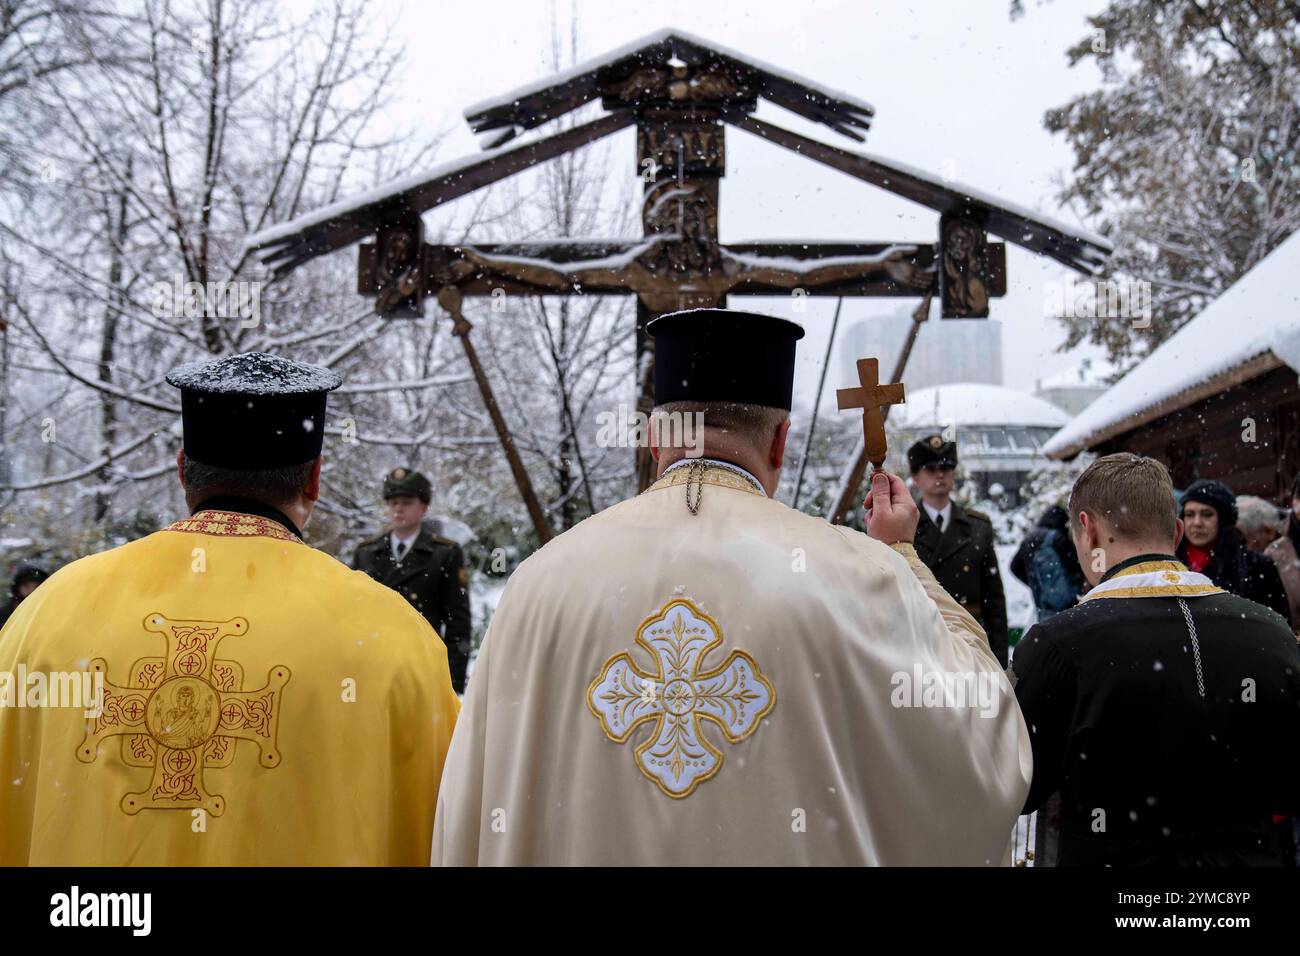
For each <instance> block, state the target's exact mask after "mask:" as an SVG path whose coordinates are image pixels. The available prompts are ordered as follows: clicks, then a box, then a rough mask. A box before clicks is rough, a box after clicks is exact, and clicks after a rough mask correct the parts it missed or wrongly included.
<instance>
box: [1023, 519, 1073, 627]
mask: <svg viewBox="0 0 1300 956" xmlns="http://www.w3.org/2000/svg"><path fill="white" fill-rule="evenodd" d="M1069 523H1070V516H1069V514H1068V513H1067V512H1066V510H1065V509H1064V508H1063V507H1061V506H1060V505H1052V506H1051V507H1050V508H1048V509H1047V510H1046V511H1044V512H1043V514H1042V517H1040V518H1039V519H1038V524H1036V525H1035V526H1034V527H1033V528H1032V529H1031V530H1030V532H1029V534H1027V535H1025V540H1024V541H1022V542H1020V547H1019V549H1018V550H1017V551H1016V555H1015V557H1014V558H1012V559H1011V573H1012V574H1014V575H1015V576H1016V577H1017V578H1019V579H1020V581H1021V583H1023V584H1024V585H1026V586H1027V587H1028V588H1029V590H1030V591H1032V592H1033V595H1034V607H1035V608H1036V609H1037V611H1038V620H1040V621H1046V620H1048V619H1049V618H1050V617H1051V616H1052V615H1053V614H1059V613H1060V612H1061V611H1064V610H1065V609H1066V608H1068V607H1074V605H1075V604H1077V603H1078V602H1079V595H1080V594H1082V593H1083V592H1084V591H1086V590H1087V588H1088V581H1087V579H1086V578H1084V576H1083V569H1082V568H1080V567H1079V558H1078V556H1077V555H1076V554H1075V553H1074V542H1073V541H1071V540H1070V532H1069V530H1068V527H1067V526H1068V525H1069Z"/></svg>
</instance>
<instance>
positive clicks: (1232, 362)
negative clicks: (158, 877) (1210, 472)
mask: <svg viewBox="0 0 1300 956" xmlns="http://www.w3.org/2000/svg"><path fill="white" fill-rule="evenodd" d="M1297 275H1300V232H1297V233H1295V234H1294V235H1292V236H1291V237H1290V238H1288V239H1286V240H1285V241H1284V242H1282V243H1281V244H1280V245H1279V246H1278V247H1277V248H1276V249H1274V250H1273V251H1272V252H1270V253H1269V254H1268V255H1267V256H1265V257H1264V258H1263V259H1261V260H1260V261H1259V263H1257V264H1256V265H1255V267H1254V268H1253V269H1251V270H1250V271H1249V272H1247V273H1246V274H1245V275H1244V276H1242V277H1241V278H1240V279H1238V280H1237V281H1236V282H1235V283H1234V284H1233V285H1232V286H1231V287H1230V288H1229V289H1228V290H1227V291H1226V292H1224V293H1223V294H1222V295H1221V296H1219V297H1218V298H1217V299H1215V300H1214V301H1213V302H1211V303H1210V304H1209V305H1208V306H1206V307H1205V309H1204V311H1202V312H1201V313H1200V314H1199V315H1197V316H1196V318H1194V319H1192V320H1191V321H1190V322H1188V323H1187V324H1186V325H1184V326H1183V327H1182V328H1181V329H1179V330H1178V331H1177V332H1175V333H1174V334H1173V335H1171V336H1170V337H1169V338H1168V339H1167V340H1165V341H1164V342H1162V343H1161V344H1160V345H1159V346H1158V347H1157V348H1156V349H1155V350H1154V351H1153V352H1152V353H1151V354H1150V355H1148V356H1147V357H1146V358H1145V359H1143V360H1142V361H1141V362H1139V363H1138V364H1137V365H1135V366H1134V367H1133V368H1132V369H1131V370H1130V371H1129V373H1128V374H1127V375H1125V376H1124V377H1123V378H1121V379H1120V380H1119V381H1118V382H1116V383H1115V384H1114V385H1113V386H1111V388H1110V389H1108V390H1107V391H1106V392H1105V393H1104V394H1102V395H1101V397H1099V398H1098V399H1097V400H1096V401H1095V402H1093V403H1092V404H1091V405H1089V406H1088V407H1087V408H1086V409H1084V410H1083V411H1082V412H1081V413H1080V414H1079V415H1078V416H1077V417H1076V418H1075V419H1074V420H1073V421H1071V422H1070V424H1068V425H1067V426H1065V427H1064V428H1062V429H1061V430H1060V431H1059V432H1057V433H1056V434H1055V435H1054V436H1052V439H1051V441H1049V442H1048V443H1047V444H1046V445H1045V446H1044V449H1043V450H1044V451H1045V452H1047V454H1049V455H1051V456H1052V457H1053V458H1070V457H1073V456H1074V455H1075V454H1077V453H1078V452H1080V451H1083V450H1084V449H1086V448H1090V447H1092V446H1093V445H1095V444H1097V443H1099V442H1101V441H1105V440H1106V439H1107V438H1110V437H1113V436H1114V435H1118V434H1121V433H1123V432H1126V431H1130V430H1132V429H1133V428H1136V427H1137V426H1139V425H1143V424H1146V423H1147V422H1149V421H1153V420H1155V419H1157V418H1159V417H1161V416H1163V415H1168V414H1169V413H1170V412H1174V411H1177V410H1178V409H1180V408H1185V407H1186V406H1188V405H1190V404H1192V403H1193V402H1197V401H1200V400H1201V399H1203V398H1206V397H1208V396H1209V395H1212V394H1214V393H1216V392H1217V391H1219V390H1220V389H1221V388H1223V387H1224V386H1226V385H1228V384H1231V382H1230V381H1229V380H1230V379H1231V378H1232V377H1233V376H1234V373H1235V374H1236V375H1238V376H1239V375H1240V374H1241V372H1242V371H1243V368H1242V367H1243V366H1245V365H1246V364H1247V363H1248V362H1258V363H1259V366H1260V367H1259V368H1258V369H1256V370H1254V371H1253V372H1252V374H1251V375H1250V377H1254V375H1256V374H1259V373H1260V372H1263V371H1266V370H1268V369H1270V368H1276V367H1277V366H1278V365H1282V364H1285V365H1289V366H1290V367H1291V368H1293V369H1297V370H1300V287H1298V286H1297V285H1296V281H1295V280H1296V276H1297Z"/></svg>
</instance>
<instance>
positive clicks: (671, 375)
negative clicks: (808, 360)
mask: <svg viewBox="0 0 1300 956" xmlns="http://www.w3.org/2000/svg"><path fill="white" fill-rule="evenodd" d="M646 331H647V332H649V334H650V335H652V336H654V340H655V404H656V405H663V404H665V403H667V402H683V401H685V402H739V403H743V404H747V405H766V406H768V407H770V408H784V409H787V410H788V409H789V408H790V406H791V399H792V397H793V394H794V350H795V342H797V341H798V340H799V339H801V338H803V329H802V328H800V327H799V326H798V325H796V324H795V323H793V322H790V321H787V320H786V319H778V318H776V317H775V316H772V315H760V314H758V313H756V312H735V311H733V310H731V309H688V310H686V311H684V312H670V313H669V314H668V315H661V316H660V317H659V318H657V319H654V320H653V321H651V322H650V323H649V324H648V325H647V326H646Z"/></svg>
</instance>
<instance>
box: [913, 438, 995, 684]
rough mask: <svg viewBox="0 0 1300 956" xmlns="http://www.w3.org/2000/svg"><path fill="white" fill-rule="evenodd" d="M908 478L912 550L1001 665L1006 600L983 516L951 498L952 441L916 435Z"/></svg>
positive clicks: (989, 526) (954, 450) (988, 526)
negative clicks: (915, 503)
mask: <svg viewBox="0 0 1300 956" xmlns="http://www.w3.org/2000/svg"><path fill="white" fill-rule="evenodd" d="M907 463H908V465H909V466H910V467H911V469H912V481H913V483H914V484H915V485H916V486H917V488H918V489H919V490H920V492H921V520H920V522H919V523H918V524H917V526H916V553H917V554H918V555H920V557H921V560H922V561H924V562H925V563H926V565H927V566H928V567H929V568H930V570H931V571H932V572H933V573H934V576H935V578H936V579H937V580H938V581H939V583H940V584H942V585H943V588H944V590H945V591H947V592H948V593H949V594H951V595H952V596H953V598H954V599H955V600H956V601H957V603H958V604H960V605H961V606H962V607H964V608H966V610H967V611H969V612H970V614H971V616H972V617H974V618H975V620H977V621H979V622H980V624H981V625H983V627H984V630H985V632H987V634H988V636H989V646H990V647H991V648H992V650H993V653H994V654H996V655H997V658H998V660H999V661H1001V662H1002V666H1003V667H1006V666H1007V599H1006V596H1005V594H1004V593H1003V591H1002V576H1001V575H1000V574H999V573H998V557H997V553H996V552H995V551H994V550H993V523H992V522H991V521H990V520H989V517H988V515H985V514H982V513H980V512H978V511H974V510H972V509H970V508H963V507H962V506H961V505H959V504H957V503H956V502H954V501H952V499H951V495H952V488H953V484H954V476H955V472H956V469H957V443H956V442H953V441H944V439H943V437H942V436H940V435H929V436H927V437H925V438H922V439H921V440H920V441H918V442H917V443H916V444H915V445H913V446H912V447H911V448H909V449H908V450H907Z"/></svg>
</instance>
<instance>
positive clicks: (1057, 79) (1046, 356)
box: [375, 0, 1104, 403]
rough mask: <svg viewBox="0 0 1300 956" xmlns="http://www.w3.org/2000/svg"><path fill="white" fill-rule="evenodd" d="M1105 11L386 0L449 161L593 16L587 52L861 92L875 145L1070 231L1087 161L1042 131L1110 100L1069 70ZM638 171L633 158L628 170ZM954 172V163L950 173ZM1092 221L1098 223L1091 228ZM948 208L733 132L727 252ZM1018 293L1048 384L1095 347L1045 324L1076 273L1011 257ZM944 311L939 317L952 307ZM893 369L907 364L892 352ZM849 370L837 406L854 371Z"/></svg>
mask: <svg viewBox="0 0 1300 956" xmlns="http://www.w3.org/2000/svg"><path fill="white" fill-rule="evenodd" d="M1103 6H1104V0H1053V2H1049V3H1046V4H1040V3H1038V2H1036V0H1026V7H1027V11H1026V14H1025V16H1023V17H1022V18H1020V19H1019V20H1016V21H1014V22H1013V21H1011V20H1010V18H1009V16H1008V0H926V2H904V0H896V2H879V0H781V2H777V0H743V2H723V0H656V2H653V3H649V2H643V0H574V2H572V3H570V2H568V0H565V2H560V3H558V4H552V3H549V2H545V0H474V2H471V3H466V4H451V3H433V2H413V0H406V2H401V0H376V2H375V14H376V16H379V17H387V18H392V19H393V20H395V22H396V23H397V25H398V28H399V35H402V36H403V37H404V38H405V39H406V42H407V44H408V61H409V62H408V65H407V69H406V72H405V75H404V77H403V81H402V82H403V89H404V90H405V97H404V102H402V103H400V104H394V106H393V108H394V109H400V110H402V111H403V112H407V111H409V115H408V116H404V117H403V119H408V120H409V119H412V118H419V117H420V116H424V117H427V122H428V123H429V124H430V128H431V129H445V128H447V127H449V126H450V127H453V128H454V132H453V134H452V135H451V137H450V138H449V140H448V142H447V144H446V148H445V150H444V152H443V154H442V155H441V156H440V157H439V158H440V159H451V158H453V157H455V156H460V155H464V154H467V153H471V152H475V151H477V149H478V144H477V142H476V141H475V138H474V136H473V135H472V134H471V133H470V131H469V127H468V126H467V125H466V124H465V122H464V120H463V118H462V117H461V115H460V114H461V111H462V110H463V109H464V107H466V106H467V105H469V104H471V103H474V102H477V101H479V100H482V99H485V98H487V97H491V96H495V95H497V94H499V93H504V92H507V91H509V90H511V89H513V88H514V87H516V86H520V85H522V84H524V83H529V82H532V81H534V80H537V79H538V78H540V77H542V76H545V75H547V74H548V73H549V72H550V70H549V68H548V66H547V50H548V46H549V37H550V23H551V18H552V14H553V12H554V14H555V16H557V17H558V18H559V19H560V20H561V22H567V21H568V19H569V18H570V17H571V16H576V17H577V20H578V23H579V27H580V31H581V44H582V49H581V51H580V55H581V57H582V58H584V59H585V58H587V57H591V56H598V55H600V54H602V53H604V52H605V51H606V50H609V49H611V48H613V47H616V46H619V45H621V44H624V43H627V42H629V41H631V40H634V39H636V38H637V37H639V36H642V35H644V34H647V33H650V32H652V31H654V30H658V29H660V28H663V27H669V26H672V27H679V28H681V29H683V30H686V31H688V32H690V33H694V34H696V35H698V36H700V37H703V38H705V39H714V40H716V41H718V42H719V43H721V44H724V45H726V46H730V47H732V48H735V49H736V50H738V51H740V52H742V53H746V54H749V55H751V56H753V57H756V58H759V59H762V60H766V61H768V62H769V63H772V64H774V65H777V66H780V67H783V68H785V69H787V70H790V71H793V72H796V73H800V74H803V75H804V76H806V77H808V78H810V79H813V80H816V81H818V82H819V83H821V84H823V85H825V86H828V87H831V88H834V89H839V90H844V91H846V92H850V93H852V94H854V95H855V96H857V97H859V98H862V99H865V100H867V101H868V102H869V103H871V104H872V105H873V106H874V107H875V108H876V117H875V120H874V122H873V124H872V128H871V130H870V131H869V132H868V134H867V141H866V143H865V144H863V145H862V146H860V147H856V148H861V149H865V150H867V151H870V152H874V153H879V154H881V155H883V156H886V157H890V158H894V159H898V160H902V161H904V162H907V163H910V164H913V165H916V166H920V167H922V168H925V169H929V170H932V171H933V172H935V173H936V174H938V173H940V172H942V171H943V170H944V169H945V168H947V169H948V170H949V171H950V173H949V175H951V177H952V178H954V179H955V180H957V181H959V182H961V183H965V184H968V185H970V186H973V187H977V188H980V189H983V190H985V191H988V192H991V193H993V194H995V195H997V196H1000V197H1003V198H1005V199H1007V200H1008V201H1011V202H1015V203H1018V204H1020V205H1023V206H1028V207H1030V208H1034V209H1037V210H1039V211H1041V212H1044V213H1047V214H1049V215H1052V216H1054V217H1056V218H1058V219H1062V220H1064V221H1066V222H1071V223H1073V222H1078V219H1077V217H1075V216H1074V215H1073V214H1071V212H1070V211H1068V210H1063V209H1061V208H1060V207H1058V205H1057V203H1056V202H1055V200H1054V198H1053V197H1054V195H1055V193H1056V189H1055V186H1054V179H1055V177H1058V176H1059V175H1061V174H1062V173H1064V172H1065V171H1067V170H1068V169H1069V167H1070V165H1071V163H1072V161H1073V157H1072V154H1071V152H1070V150H1069V149H1068V148H1067V147H1066V145H1065V144H1064V142H1063V141H1062V140H1061V139H1060V138H1059V137H1053V136H1051V135H1049V134H1048V133H1047V131H1046V130H1045V129H1044V128H1043V122H1042V120H1043V113H1044V111H1045V110H1046V109H1048V108H1050V107H1053V106H1058V105H1061V104H1063V103H1065V102H1066V101H1068V100H1069V99H1070V98H1071V97H1072V96H1074V95H1077V94H1078V93H1081V92H1084V91H1087V90H1090V89H1095V88H1096V86H1097V83H1098V77H1097V74H1096V71H1095V70H1094V69H1093V68H1092V67H1091V65H1089V64H1083V65H1080V66H1079V67H1076V68H1074V69H1070V68H1069V67H1068V66H1067V63H1066V58H1065V50H1066V49H1067V48H1068V47H1069V46H1070V45H1072V44H1073V43H1075V42H1076V41H1078V40H1079V39H1081V38H1082V37H1084V36H1085V35H1087V33H1088V30H1087V26H1086V24H1085V22H1084V17H1085V16H1086V15H1087V14H1089V13H1093V12H1096V11H1098V10H1100V9H1101V8H1102V7H1103ZM759 116H760V117H763V118H767V119H771V120H772V121H774V122H777V123H780V124H783V125H786V126H787V127H790V128H793V129H796V130H798V131H799V132H803V133H806V134H809V135H813V136H815V137H817V138H820V139H822V140H823V141H826V142H830V143H835V144H837V145H842V146H847V147H849V148H855V144H854V143H853V142H852V141H851V140H848V139H845V138H844V137H841V136H838V135H837V134H835V133H834V132H832V131H830V130H829V129H826V128H824V127H818V126H814V125H811V124H807V123H804V122H803V121H802V120H800V119H799V118H798V117H795V116H793V115H792V114H789V113H786V112H785V111H782V110H780V109H777V108H774V107H771V106H770V105H766V104H765V105H764V106H762V107H761V108H760V111H759ZM632 136H633V134H632V133H631V131H625V132H624V133H621V134H618V136H616V137H614V138H612V139H611V140H610V142H612V143H613V144H614V145H613V149H612V153H611V155H612V156H613V157H615V158H619V157H622V156H624V154H626V164H627V168H628V171H629V176H630V175H631V174H632V169H633V165H634V157H633V138H632ZM620 161H621V160H620ZM945 163H947V164H948V165H947V166H946V167H945ZM1084 225H1093V224H1084ZM937 228H938V216H937V214H936V213H934V212H932V211H930V210H928V209H925V208H923V207H920V206H917V205H914V204H912V203H909V202H907V201H905V200H902V199H898V198H896V197H893V196H891V195H889V194H887V193H884V192H882V191H881V190H878V189H875V188H873V187H871V186H868V185H867V184H865V183H862V182H860V181H858V180H855V179H852V178H850V177H848V176H845V175H843V174H842V173H838V172H835V171H833V170H830V169H826V168H825V167H822V166H820V165H818V164H816V163H814V162H812V161H809V160H804V159H800V158H799V157H798V156H796V155H795V154H793V153H790V152H788V151H786V150H782V149H780V148H779V147H775V146H771V145H768V144H766V143H763V142H761V141H759V140H758V139H756V138H755V137H752V136H750V135H749V134H747V133H744V132H741V131H739V130H734V129H730V128H729V129H728V131H727V175H726V178H725V179H724V180H723V183H722V203H721V211H720V229H721V233H722V239H723V241H740V240H745V239H825V240H856V241H873V240H913V241H921V242H933V241H935V234H936V232H937ZM1007 270H1008V273H1009V277H1010V283H1009V289H1008V294H1007V295H1006V296H1005V297H1004V298H1001V299H995V300H993V306H992V315H993V318H994V319H996V320H999V321H1001V322H1002V323H1003V368H1004V384H1006V385H1009V386H1012V387H1016V388H1023V389H1032V388H1033V386H1034V382H1035V379H1037V378H1040V377H1043V376H1046V375H1050V374H1052V373H1053V372H1055V371H1058V370H1060V369H1062V368H1064V367H1066V366H1067V365H1071V364H1074V363H1076V362H1077V361H1078V360H1079V359H1080V358H1082V357H1084V356H1085V355H1092V354H1096V353H1095V352H1094V351H1093V350H1090V349H1077V350H1075V351H1073V352H1071V353H1066V354H1062V353H1058V352H1056V351H1055V349H1056V347H1057V345H1058V344H1059V343H1060V342H1061V341H1062V339H1063V337H1064V332H1063V329H1062V328H1061V326H1060V325H1058V324H1057V323H1055V322H1054V321H1052V320H1050V319H1048V318H1046V317H1045V316H1044V314H1043V312H1044V305H1043V303H1044V298H1045V294H1046V284H1047V283H1049V282H1052V281H1057V282H1060V281H1062V280H1064V279H1065V278H1066V277H1067V276H1068V275H1072V273H1070V271H1069V270H1067V269H1066V268H1065V267H1063V266H1060V265H1057V264H1056V263H1055V262H1053V261H1051V260H1047V259H1041V258H1039V257H1037V256H1035V255H1033V254H1031V253H1028V252H1025V251H1023V250H1021V249H1020V248H1019V247H1016V246H1010V245H1008V255H1007ZM741 303H743V304H745V305H748V306H751V307H754V308H756V309H760V310H764V311H771V312H773V313H775V314H783V313H782V312H781V310H783V309H784V310H785V311H786V312H788V311H789V309H790V303H789V300H788V299H771V300H769V299H756V298H750V297H745V298H744V299H743V300H733V304H741ZM905 303H907V304H911V300H887V299H875V300H854V299H848V300H846V301H845V305H844V310H843V313H842V315H841V323H842V327H843V324H844V323H846V322H851V321H853V320H854V319H857V318H860V317H864V316H868V315H873V314H878V313H892V312H896V311H897V310H898V309H900V308H901V307H903V306H904V304H905ZM833 308H834V300H833V299H826V300H821V301H817V300H812V301H811V302H810V303H809V304H808V307H807V310H806V311H805V312H804V313H802V314H801V315H798V316H794V315H791V317H792V318H796V319H797V320H798V321H800V322H801V323H802V324H803V325H804V326H805V327H806V329H807V330H808V334H807V335H806V337H805V338H804V340H803V342H802V343H801V345H800V362H799V364H800V368H799V373H798V380H797V384H796V387H797V393H798V394H799V395H800V396H802V397H801V398H800V399H797V401H800V402H801V403H802V402H806V401H809V400H810V399H811V396H812V394H813V393H814V391H815V388H816V381H817V373H818V370H819V368H820V364H821V360H822V355H823V353H824V350H825V347H826V336H827V335H828V333H829V330H830V316H831V313H832V311H833ZM935 314H936V315H937V306H936V310H935ZM881 358H882V361H881V365H882V366H883V367H885V368H889V367H891V366H892V365H893V361H894V357H893V356H882V357H881ZM840 367H841V366H840V363H839V361H838V357H837V358H835V359H833V360H832V365H831V375H830V377H829V379H828V381H827V391H828V393H829V394H828V395H827V396H826V400H830V401H833V398H832V396H833V389H834V388H835V387H838V386H842V385H846V384H848V383H840V382H837V381H835V379H836V378H837V371H838V369H839V368H840Z"/></svg>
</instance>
